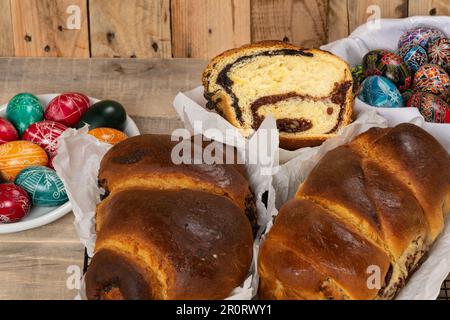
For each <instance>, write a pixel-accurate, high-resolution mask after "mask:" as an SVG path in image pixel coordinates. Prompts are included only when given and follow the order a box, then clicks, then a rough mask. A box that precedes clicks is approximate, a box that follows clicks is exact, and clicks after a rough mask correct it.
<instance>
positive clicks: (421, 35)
mask: <svg viewBox="0 0 450 320" xmlns="http://www.w3.org/2000/svg"><path fill="white" fill-rule="evenodd" d="M440 38H445V34H444V33H443V32H442V31H441V30H439V29H436V28H430V27H414V28H411V29H408V30H406V31H405V32H404V33H403V34H402V35H401V36H400V39H399V40H398V48H401V47H403V46H405V45H409V44H413V45H419V46H421V47H423V48H425V49H428V46H429V45H430V44H431V43H433V42H434V41H436V40H438V39H440Z"/></svg>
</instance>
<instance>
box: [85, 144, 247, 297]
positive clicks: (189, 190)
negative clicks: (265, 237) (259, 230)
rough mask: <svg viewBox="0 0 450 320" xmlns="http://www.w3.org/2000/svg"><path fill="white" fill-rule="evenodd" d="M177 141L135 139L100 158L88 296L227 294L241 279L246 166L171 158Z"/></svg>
mask: <svg viewBox="0 0 450 320" xmlns="http://www.w3.org/2000/svg"><path fill="white" fill-rule="evenodd" d="M188 142H189V143H191V141H188ZM177 143H178V142H174V141H171V137H170V136H163V135H144V136H139V137H134V138H130V139H128V140H126V141H124V142H121V143H119V144H117V145H116V146H114V147H113V148H112V149H111V150H110V151H109V152H108V153H107V154H106V155H105V157H104V158H103V160H102V162H101V165H100V172H99V184H100V185H101V186H102V187H103V188H105V190H106V194H105V196H104V199H103V201H102V202H101V203H100V204H99V205H98V207H97V211H96V232H97V240H96V247H95V255H94V257H93V259H92V262H91V264H90V266H89V268H88V271H87V274H86V292H87V297H88V298H89V299H224V298H226V297H227V296H228V295H229V294H230V293H231V291H232V290H233V289H234V288H236V287H238V286H239V285H241V284H242V282H243V281H244V280H245V277H246V276H247V273H248V271H249V268H250V264H251V261H252V255H253V254H252V251H253V235H252V226H251V222H250V220H252V223H254V220H255V203H254V200H253V196H252V192H251V190H250V187H249V185H248V182H247V180H246V177H245V168H244V166H243V165H240V164H234V165H233V164H232V165H228V164H223V165H221V164H210V165H206V164H198V165H197V164H195V165H194V164H175V163H174V162H173V161H172V159H171V151H172V150H173V148H174V146H175V145H176V144H177ZM192 143H195V142H193V141H192ZM205 146H207V144H204V145H199V147H200V150H203V148H204V147H205ZM194 149H195V147H194V146H193V147H192V150H194ZM224 156H226V155H224Z"/></svg>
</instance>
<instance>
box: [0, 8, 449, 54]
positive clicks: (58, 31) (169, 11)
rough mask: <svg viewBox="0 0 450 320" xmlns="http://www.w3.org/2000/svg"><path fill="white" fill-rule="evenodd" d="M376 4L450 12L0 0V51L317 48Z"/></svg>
mask: <svg viewBox="0 0 450 320" xmlns="http://www.w3.org/2000/svg"><path fill="white" fill-rule="evenodd" d="M374 5H375V6H378V8H379V12H380V14H381V17H382V18H402V17H407V16H414V15H450V0H127V1H123V0H0V10H1V12H2V19H1V20H0V34H1V35H2V41H0V56H3V57H12V56H17V57H72V58H88V57H103V58H170V57H175V58H202V59H209V58H211V57H212V56H214V55H216V54H218V53H220V52H222V51H224V50H226V49H229V48H233V47H236V46H240V45H242V44H245V43H249V42H255V41H260V40H268V39H278V40H288V41H290V42H293V43H295V44H297V45H302V46H307V47H318V46H320V45H322V44H325V43H327V42H329V41H333V40H336V39H340V38H343V37H346V36H347V35H348V34H349V33H350V32H352V31H353V30H354V29H355V28H356V27H358V26H359V25H361V24H363V23H365V22H366V21H367V19H368V17H370V16H371V15H372V13H373V12H374V11H372V10H371V9H373V8H374V7H373V6H374ZM74 7H75V9H76V8H78V11H77V12H78V13H77V12H74V11H73V8H74ZM376 10H377V9H376ZM73 19H76V21H78V22H79V26H78V27H77V28H71V27H70V25H69V24H68V22H70V21H73Z"/></svg>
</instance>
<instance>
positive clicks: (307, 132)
mask: <svg viewBox="0 0 450 320" xmlns="http://www.w3.org/2000/svg"><path fill="white" fill-rule="evenodd" d="M203 85H204V88H205V97H206V99H207V100H208V106H209V108H211V109H215V110H216V111H217V112H218V113H219V114H221V115H222V116H223V117H224V118H226V119H227V120H228V121H229V122H230V123H231V124H233V125H234V126H235V127H237V128H239V129H240V130H241V132H242V133H243V134H244V135H245V136H248V135H250V134H251V133H252V132H253V131H254V130H256V129H258V127H259V126H260V124H261V122H262V121H263V120H264V119H265V117H266V116H268V115H271V116H273V117H274V118H275V119H276V122H277V126H278V130H279V132H280V145H281V147H282V148H285V149H291V150H292V149H298V148H300V147H305V146H316V145H320V144H321V143H322V142H323V141H325V140H326V139H328V138H330V137H332V136H334V135H335V134H336V132H337V131H338V130H339V129H340V128H342V127H343V126H345V125H347V124H349V123H350V122H351V116H352V109H353V100H354V95H353V78H352V75H351V71H350V68H349V66H348V64H347V63H346V62H344V61H343V60H342V59H340V58H339V57H337V56H335V55H333V54H331V53H329V52H325V51H322V50H318V49H303V48H299V47H297V46H294V45H292V44H288V43H285V42H281V41H265V42H260V43H255V44H251V45H246V46H243V47H241V48H238V49H233V50H229V51H226V52H224V53H222V54H221V55H219V56H217V57H215V58H214V59H212V61H211V62H210V63H209V65H208V66H207V67H206V69H205V71H204V73H203Z"/></svg>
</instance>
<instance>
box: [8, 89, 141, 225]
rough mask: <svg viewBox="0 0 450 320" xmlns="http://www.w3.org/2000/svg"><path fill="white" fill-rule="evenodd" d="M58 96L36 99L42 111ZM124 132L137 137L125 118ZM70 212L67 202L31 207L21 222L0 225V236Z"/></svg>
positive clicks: (132, 123) (130, 123) (129, 119)
mask: <svg viewBox="0 0 450 320" xmlns="http://www.w3.org/2000/svg"><path fill="white" fill-rule="evenodd" d="M58 95H59V94H43V95H38V96H37V97H38V98H39V100H40V101H41V104H42V106H43V107H44V109H46V108H47V105H48V104H49V102H50V101H51V100H52V99H53V98H55V97H56V96H58ZM89 100H90V101H91V104H93V103H96V102H98V101H100V100H98V99H95V98H91V97H89ZM6 107H7V104H4V105H1V106H0V117H5V115H6ZM124 132H125V133H126V134H127V135H128V136H129V137H132V136H136V135H139V134H140V133H139V129H138V128H137V126H136V123H134V121H133V119H131V118H130V117H128V116H127V122H126V125H125V130H124ZM71 210H72V206H71V205H70V203H69V202H67V203H65V204H63V205H62V206H59V207H54V208H45V207H35V206H33V207H32V209H31V211H30V213H29V214H28V215H27V216H26V217H25V218H24V219H23V220H21V221H19V222H15V223H10V224H0V234H5V233H13V232H19V231H24V230H29V229H33V228H37V227H40V226H43V225H46V224H49V223H51V222H53V221H55V220H57V219H59V218H61V217H63V216H65V215H66V214H67V213H69V212H70V211H71Z"/></svg>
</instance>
